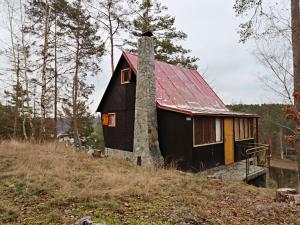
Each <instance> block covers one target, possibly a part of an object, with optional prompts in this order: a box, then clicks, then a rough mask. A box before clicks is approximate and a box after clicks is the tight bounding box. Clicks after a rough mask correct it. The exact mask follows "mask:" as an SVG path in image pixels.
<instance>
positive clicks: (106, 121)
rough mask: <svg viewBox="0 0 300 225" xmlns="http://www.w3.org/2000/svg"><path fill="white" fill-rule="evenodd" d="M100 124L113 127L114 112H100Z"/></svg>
mask: <svg viewBox="0 0 300 225" xmlns="http://www.w3.org/2000/svg"><path fill="white" fill-rule="evenodd" d="M102 125H103V126H109V127H115V126H116V113H108V114H102Z"/></svg>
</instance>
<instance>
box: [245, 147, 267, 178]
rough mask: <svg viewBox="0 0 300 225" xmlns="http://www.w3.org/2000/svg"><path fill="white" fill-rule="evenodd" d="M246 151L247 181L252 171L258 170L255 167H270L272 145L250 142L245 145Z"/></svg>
mask: <svg viewBox="0 0 300 225" xmlns="http://www.w3.org/2000/svg"><path fill="white" fill-rule="evenodd" d="M243 147H245V153H246V182H248V181H249V177H250V176H251V174H252V173H255V172H257V171H256V169H255V168H261V167H265V168H269V167H270V159H271V154H270V153H271V152H270V145H267V144H261V143H249V144H247V145H245V146H243Z"/></svg>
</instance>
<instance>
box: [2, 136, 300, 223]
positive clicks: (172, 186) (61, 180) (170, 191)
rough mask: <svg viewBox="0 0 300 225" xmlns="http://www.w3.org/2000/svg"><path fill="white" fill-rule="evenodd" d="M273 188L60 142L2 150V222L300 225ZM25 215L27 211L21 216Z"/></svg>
mask: <svg viewBox="0 0 300 225" xmlns="http://www.w3.org/2000/svg"><path fill="white" fill-rule="evenodd" d="M273 194H274V190H269V189H259V188H255V187H252V186H248V185H244V184H239V183H225V182H220V181H212V180H206V179H205V178H203V177H201V176H197V175H188V174H183V173H180V172H178V171H176V170H173V169H168V170H165V169H144V168H140V167H133V166H132V165H130V163H128V162H125V161H121V160H115V159H114V160H112V159H106V158H102V159H94V158H91V157H90V156H88V155H87V154H86V153H83V152H78V151H75V150H73V149H70V148H67V147H65V146H63V145H59V144H56V143H49V144H44V145H36V144H28V143H27V144H25V143H20V142H15V141H10V142H3V143H1V144H0V224H71V223H72V222H74V220H76V218H78V217H81V216H86V215H90V216H92V218H93V219H94V220H96V221H98V222H100V221H105V222H107V223H108V224H300V220H299V219H298V218H299V210H298V209H295V208H293V207H291V206H288V205H285V204H278V203H274V202H273V199H272V197H273ZM20 212H21V213H20Z"/></svg>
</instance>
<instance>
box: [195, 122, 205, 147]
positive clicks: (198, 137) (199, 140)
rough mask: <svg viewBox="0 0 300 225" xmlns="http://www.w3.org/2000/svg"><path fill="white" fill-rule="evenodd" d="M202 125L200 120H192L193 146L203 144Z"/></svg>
mask: <svg viewBox="0 0 300 225" xmlns="http://www.w3.org/2000/svg"><path fill="white" fill-rule="evenodd" d="M203 130H204V125H203V121H202V119H201V118H194V141H195V145H200V144H203V142H204V136H203Z"/></svg>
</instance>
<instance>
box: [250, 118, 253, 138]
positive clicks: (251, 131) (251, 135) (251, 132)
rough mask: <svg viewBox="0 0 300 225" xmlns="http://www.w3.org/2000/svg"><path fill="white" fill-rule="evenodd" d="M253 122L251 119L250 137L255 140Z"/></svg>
mask: <svg viewBox="0 0 300 225" xmlns="http://www.w3.org/2000/svg"><path fill="white" fill-rule="evenodd" d="M253 120H254V119H249V130H250V131H249V132H250V134H249V136H250V137H251V138H253Z"/></svg>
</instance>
